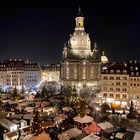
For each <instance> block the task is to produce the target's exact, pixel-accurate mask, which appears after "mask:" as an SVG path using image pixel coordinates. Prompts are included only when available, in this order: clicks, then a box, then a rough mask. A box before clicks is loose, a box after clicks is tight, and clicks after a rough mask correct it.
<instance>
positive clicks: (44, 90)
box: [41, 86, 47, 99]
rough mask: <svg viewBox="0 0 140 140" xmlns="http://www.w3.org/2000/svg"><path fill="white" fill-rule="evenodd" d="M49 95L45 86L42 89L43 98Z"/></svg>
mask: <svg viewBox="0 0 140 140" xmlns="http://www.w3.org/2000/svg"><path fill="white" fill-rule="evenodd" d="M46 96H47V89H46V88H45V86H43V88H42V90H41V98H42V99H43V98H45V97H46Z"/></svg>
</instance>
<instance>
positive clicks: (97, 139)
mask: <svg viewBox="0 0 140 140" xmlns="http://www.w3.org/2000/svg"><path fill="white" fill-rule="evenodd" d="M81 140H100V137H98V136H96V135H94V134H93V133H91V134H90V135H88V136H86V137H84V138H83V139H81Z"/></svg>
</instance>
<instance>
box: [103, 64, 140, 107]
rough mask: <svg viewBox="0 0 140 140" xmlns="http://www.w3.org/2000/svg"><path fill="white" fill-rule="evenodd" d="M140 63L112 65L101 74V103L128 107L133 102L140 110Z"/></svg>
mask: <svg viewBox="0 0 140 140" xmlns="http://www.w3.org/2000/svg"><path fill="white" fill-rule="evenodd" d="M139 69H140V63H138V62H137V61H130V62H125V63H112V64H109V65H108V66H107V67H106V68H105V69H104V68H102V74H101V97H102V98H101V103H103V102H108V103H109V104H112V105H113V106H115V107H126V106H128V105H129V104H130V102H131V101H133V102H134V105H135V106H136V107H137V108H140V75H139V72H140V70H139Z"/></svg>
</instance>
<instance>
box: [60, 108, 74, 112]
mask: <svg viewBox="0 0 140 140" xmlns="http://www.w3.org/2000/svg"><path fill="white" fill-rule="evenodd" d="M62 110H63V111H66V112H69V111H71V110H73V109H72V108H71V107H63V108H62Z"/></svg>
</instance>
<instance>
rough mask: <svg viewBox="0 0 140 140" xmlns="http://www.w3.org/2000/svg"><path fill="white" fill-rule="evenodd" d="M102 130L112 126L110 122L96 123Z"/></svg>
mask: <svg viewBox="0 0 140 140" xmlns="http://www.w3.org/2000/svg"><path fill="white" fill-rule="evenodd" d="M97 125H98V126H99V127H100V128H101V129H102V130H105V129H108V128H112V127H114V126H113V125H112V124H111V123H110V122H103V123H98V124H97Z"/></svg>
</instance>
